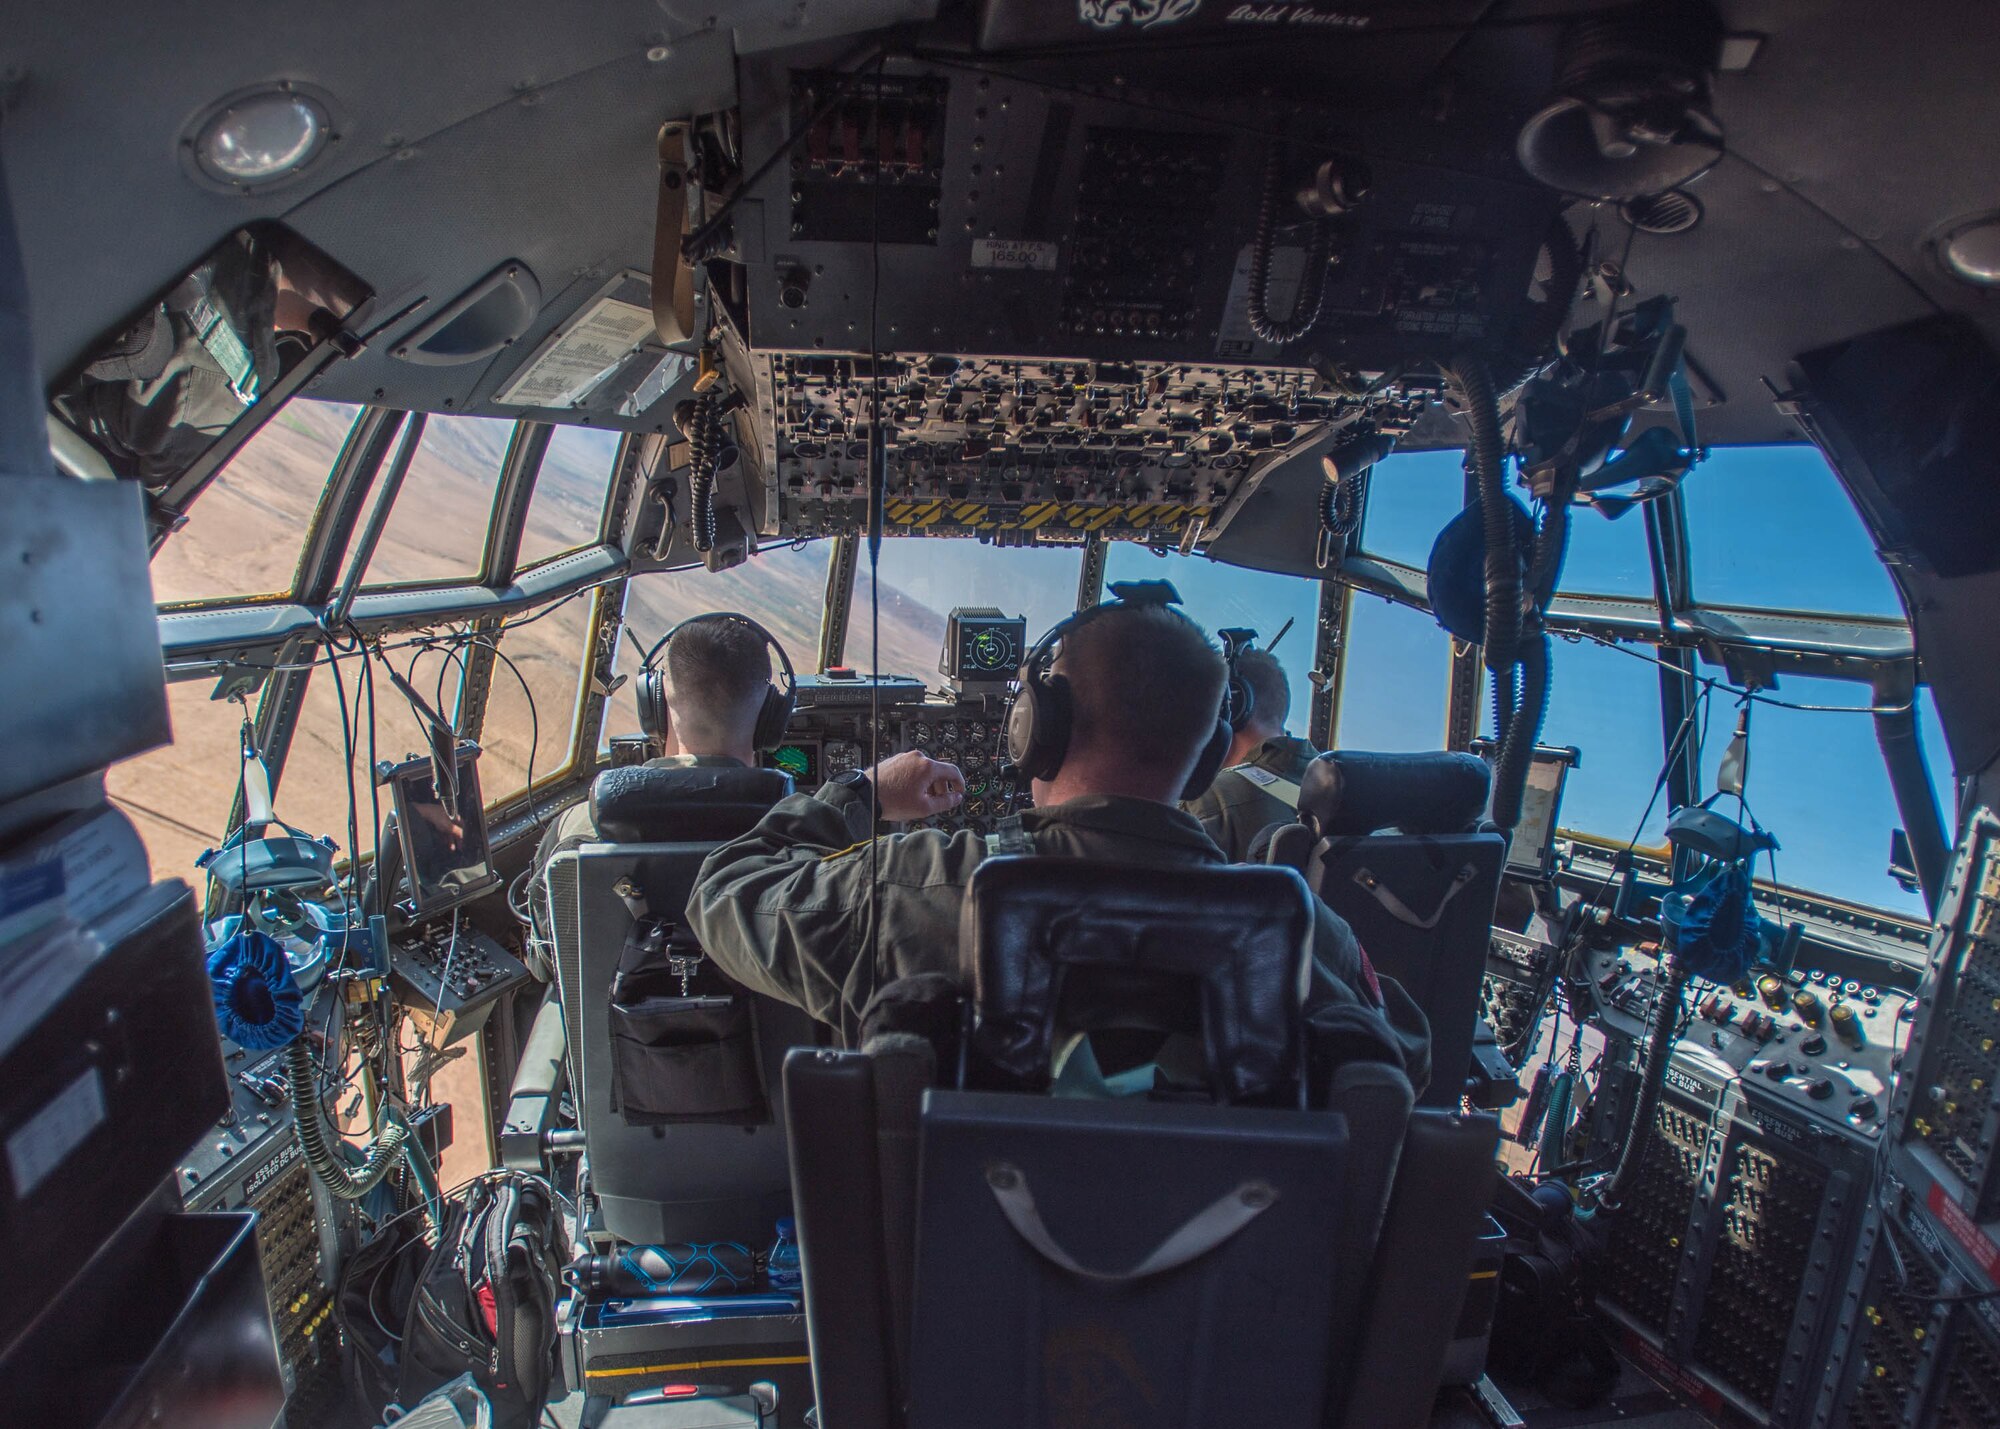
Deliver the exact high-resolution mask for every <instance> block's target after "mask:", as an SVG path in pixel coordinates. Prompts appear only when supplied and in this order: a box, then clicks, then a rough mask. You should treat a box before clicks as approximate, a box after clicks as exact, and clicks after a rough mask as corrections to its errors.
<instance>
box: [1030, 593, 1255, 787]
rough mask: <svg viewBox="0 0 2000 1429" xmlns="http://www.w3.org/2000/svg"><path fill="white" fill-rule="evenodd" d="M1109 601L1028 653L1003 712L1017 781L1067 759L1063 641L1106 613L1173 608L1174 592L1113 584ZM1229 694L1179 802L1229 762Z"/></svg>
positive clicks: (1047, 772) (1067, 622)
mask: <svg viewBox="0 0 2000 1429" xmlns="http://www.w3.org/2000/svg"><path fill="white" fill-rule="evenodd" d="M1111 595H1112V598H1111V599H1110V600H1107V601H1105V602H1103V603H1102V604H1100V605H1094V606H1092V607H1091V608H1090V609H1089V610H1080V611H1078V612H1077V613H1076V614H1074V615H1071V616H1068V617H1066V618H1065V619H1062V620H1059V621H1057V622H1056V624H1055V626H1054V628H1052V629H1051V630H1050V631H1049V633H1048V634H1046V635H1044V636H1043V637H1042V638H1041V639H1040V640H1039V641H1037V642H1036V644H1035V648H1034V649H1033V650H1031V651H1029V652H1028V658H1027V659H1026V660H1025V661H1023V662H1022V664H1021V668H1020V670H1019V671H1018V672H1017V673H1016V675H1015V679H1016V680H1017V681H1018V683H1019V685H1020V689H1019V690H1018V692H1017V693H1016V694H1015V696H1014V705H1013V708H1012V709H1010V710H1009V711H1008V712H1007V757H1008V758H1009V759H1011V760H1013V761H1014V767H1015V769H1016V771H1017V772H1018V773H1019V774H1020V776H1021V777H1022V778H1023V779H1048V778H1052V777H1054V775H1055V773H1056V771H1057V770H1059V769H1061V768H1062V764H1063V759H1064V757H1065V756H1066V755H1067V754H1068V753H1069V739H1070V729H1071V726H1072V724H1073V723H1074V719H1073V713H1074V712H1073V708H1072V699H1071V695H1070V689H1069V680H1068V678H1067V677H1066V676H1063V675H1058V674H1056V673H1055V660H1056V647H1057V646H1058V645H1059V644H1060V643H1061V642H1062V638H1063V637H1064V636H1065V635H1068V634H1070V633H1071V632H1073V631H1075V630H1077V629H1079V628H1080V627H1082V626H1084V625H1087V624H1089V623H1090V622H1091V621H1093V620H1095V619H1097V618H1098V617H1099V616H1101V615H1103V614H1104V613H1105V612H1106V611H1110V610H1129V609H1131V608H1132V607H1134V606H1141V605H1179V604H1180V603H1181V597H1180V592H1179V591H1177V590H1175V589H1174V587H1173V583H1172V582H1171V581H1113V582H1112V583H1111ZM1229 715H1230V710H1229V693H1228V689H1227V687H1225V688H1224V692H1223V705H1222V708H1221V709H1220V710H1219V711H1218V712H1217V714H1216V721H1215V732H1214V733H1213V734H1211V735H1210V736H1209V737H1208V743H1207V744H1205V745H1203V746H1202V751H1201V755H1200V757H1199V758H1197V759H1196V760H1195V762H1194V769H1193V770H1192V771H1191V772H1190V773H1189V774H1188V779H1187V784H1186V786H1185V787H1184V788H1183V789H1182V790H1181V798H1182V799H1195V798H1199V797H1200V796H1201V795H1202V793H1203V792H1204V791H1206V790H1207V788H1208V786H1209V785H1210V784H1211V783H1212V782H1213V781H1214V779H1215V776H1216V774H1217V772H1218V771H1220V770H1221V768H1222V761H1223V760H1225V759H1227V758H1228V757H1229V746H1230V744H1231V743H1232V742H1234V740H1235V738H1236V731H1235V730H1234V729H1232V728H1231V727H1230V723H1229Z"/></svg>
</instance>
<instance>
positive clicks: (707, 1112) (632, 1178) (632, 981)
mask: <svg viewBox="0 0 2000 1429" xmlns="http://www.w3.org/2000/svg"><path fill="white" fill-rule="evenodd" d="M791 791H792V782H791V779H790V777H789V776H787V775H784V774H780V773H778V772H777V771H775V770H770V769H745V768H740V767H730V766H717V767H709V766H702V767H695V768H680V767H667V768H654V767H648V766H641V767H636V768H624V769H610V770H606V771H605V772H604V773H602V774H600V775H599V776H598V777H597V779H596V781H595V782H594V783H593V784H592V785H591V790H590V802H591V812H592V816H593V819H594V821H595V823H596V825H597V830H598V833H599V834H600V836H601V837H602V839H603V842H601V843H586V844H583V845H581V846H580V847H578V848H576V849H574V850H573V851H570V852H566V853H558V854H557V855H556V856H555V857H554V858H553V859H551V860H550V863H549V868H548V870H547V873H546V875H545V876H546V877H547V879H548V881H549V894H550V898H549V906H550V910H551V914H552V919H553V923H554V929H555V942H556V981H557V986H558V988H559V989H560V992H561V996H562V1006H563V1021H564V1025H565V1028H566V1030H567V1031H568V1032H569V1033H570V1035H569V1037H568V1038H567V1042H568V1049H569V1050H568V1056H569V1073H570V1079H571V1080H570V1085H571V1087H572V1088H573V1089H574V1093H575V1101H576V1111H577V1121H578V1125H579V1126H580V1128H581V1129H582V1132H583V1138H584V1148H585V1151H584V1154H585V1158H586V1162H587V1165H588V1168H589V1173H590V1189H591V1191H592V1193H593V1195H594V1196H595V1198H596V1201H597V1204H598V1207H599V1213H600V1215H601V1218H602V1224H603V1227H604V1229H605V1230H606V1231H608V1232H609V1233H610V1234H611V1235H613V1236H615V1237H616V1238H617V1239H619V1240H620V1241H623V1242H626V1243H628V1244H633V1245H654V1244H661V1243H664V1242H669V1241H712V1240H742V1241H744V1242H745V1243H747V1244H749V1245H750V1246H751V1247H752V1248H758V1249H761V1248H762V1247H764V1246H765V1245H766V1244H768V1242H769V1240H770V1237H771V1234H772V1227H773V1225H774V1223H775V1221H776V1220H777V1218H778V1217H780V1216H782V1215H785V1214H786V1213H787V1208H788V1203H789V1200H790V1176H789V1171H788V1168H787V1164H786V1159H785V1137H784V1130H783V1122H782V1119H781V1116H780V1113H779V1109H778V1105H777V1100H778V1098H779V1097H780V1094H781V1092H780V1085H779V1083H780V1080H781V1078H780V1068H781V1067H782V1064H783V1058H784V1053H785V1049H786V1048H788V1047H791V1046H794V1045H798V1044H802V1043H811V1042H812V1041H813V1040H814V1036H813V1023H812V1021H811V1019H810V1018H808V1017H807V1016H806V1015H805V1014H804V1013H803V1012H801V1011H799V1010H798V1009H797V1008H795V1007H791V1006H789V1005H787V1004H784V1003H780V1002H777V1001H775V1000H773V999H771V998H768V997H762V996H759V995H757V994H755V993H751V992H747V991H745V990H743V989H741V988H739V987H736V986H734V985H733V984H730V983H728V982H727V980H725V979H723V978H721V976H720V975H719V974H718V973H717V972H716V971H715V969H714V967H713V966H712V965H710V964H708V963H707V962H706V961H705V960H703V959H701V957H700V950H699V948H698V947H697V946H696V945H694V943H693V940H692V938H691V936H690V935H689V934H688V933H687V931H686V928H685V921H686V920H685V917H684V913H683V910H684V909H685V908H686V907H687V902H688V895H689V894H690V893H691V892H692V890H693V888H694V883H695V878H696V876H697V875H698V874H699V873H700V871H701V863H702V860H703V859H704V858H706V857H707V856H708V854H709V853H710V852H711V851H713V850H714V849H715V848H717V847H718V846H719V845H720V844H722V843H724V842H726V841H727V840H729V839H732V838H735V837H737V836H738V835H740V834H743V833H746V832H748V831H749V829H750V828H751V827H752V826H753V825H754V824H755V823H756V822H757V820H759V819H760V818H762V817H763V816H764V814H765V813H766V812H767V811H768V810H769V809H770V807H771V805H773V804H775V803H776V802H777V801H778V800H780V799H782V798H784V797H785V796H786V795H788V794H790V793H791ZM635 905H637V906H638V907H640V908H642V909H643V910H644V911H645V912H646V913H648V914H650V915H651V916H652V917H653V918H655V919H658V920H661V921H662V922H664V923H665V924H666V925H668V931H667V935H666V937H665V940H664V945H663V946H662V947H660V948H659V949H657V950H656V952H655V954H654V955H653V956H651V957H650V958H648V956H647V955H646V954H645V953H644V952H643V951H642V950H638V949H635V948H634V947H633V946H632V942H633V939H632V935H633V932H634V928H635V924H636V923H637V922H638V921H639V920H638V919H636V918H635V916H634V914H635ZM674 958H684V959H687V960H688V961H689V962H690V964H691V966H692V967H693V969H694V970H693V972H692V974H691V976H690V978H689V982H688V987H687V992H688V994H689V995H691V996H692V997H696V998H706V999H709V1000H714V1001H717V1002H719V1001H720V1000H721V999H724V998H727V999H730V1000H731V1001H732V1002H733V1004H734V1008H733V1009H723V1008H719V1007H718V1008H717V1009H715V1013H714V1014H713V1015H711V1014H707V1013H704V1012H703V1010H702V1009H698V1008H696V1009H687V1012H686V1015H685V1016H682V1014H681V1013H679V1012H675V1013H668V1014H666V1015H663V1016H662V1015H649V1014H644V1013H640V1014H638V1015H634V1012H633V1009H635V1008H640V1007H642V1006H643V1004H645V1003H647V1002H650V1001H652V1000H654V998H655V997H659V996H665V997H672V996H674V995H675V994H678V993H679V992H680V986H679V979H678V977H677V976H675V975H674V973H673V970H672V959H674ZM621 964H622V965H623V978H622V982H623V984H624V985H625V987H626V989H627V992H626V995H623V996H615V993H616V989H615V988H614V984H617V983H620V982H621ZM633 994H636V995H633ZM648 994H652V995H653V997H649V996H648ZM614 1004H616V1005H614ZM676 1018H679V1019H680V1020H681V1021H682V1022H683V1023H685V1024H686V1025H684V1026H675V1025H673V1023H674V1021H675V1019H676ZM614 1021H615V1022H616V1024H617V1025H616V1026H615V1027H614ZM746 1037H747V1038H748V1039H749V1042H748V1043H747V1044H746V1042H745V1038H746ZM746 1051H747V1052H749V1053H750V1055H749V1056H744V1055H741V1054H743V1053H745V1052H746ZM746 1073H755V1074H756V1075H755V1077H754V1079H746V1076H745V1074H746Z"/></svg>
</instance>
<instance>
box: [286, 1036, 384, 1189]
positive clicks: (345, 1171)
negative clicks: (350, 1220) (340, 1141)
mask: <svg viewBox="0 0 2000 1429" xmlns="http://www.w3.org/2000/svg"><path fill="white" fill-rule="evenodd" d="M285 1077H286V1080H287V1081H289V1082H290V1083H291V1088H292V1120H293V1122H294V1123H295V1124H296V1125H297V1127H298V1132H299V1150H300V1151H302V1152H303V1153H304V1154H305V1158H306V1164H307V1165H309V1166H310V1167H312V1172H313V1175H314V1176H316V1177H318V1178H319V1181H320V1184H321V1185H323V1186H325V1187H326V1189H327V1190H328V1191H330V1192H331V1193H332V1194H333V1195H334V1196H335V1197H337V1198H338V1199H340V1200H343V1201H358V1200H360V1199H361V1198H362V1197H363V1196H365V1195H367V1194H368V1193H369V1192H370V1191H372V1190H374V1189H375V1188H376V1187H377V1186H379V1185H381V1184H382V1178H383V1177H385V1176H387V1175H388V1174H389V1172H390V1171H392V1170H394V1169H395V1165H396V1162H397V1161H398V1160H399V1159H400V1158H401V1157H402V1154H403V1143H404V1142H405V1141H407V1140H408V1139H409V1135H410V1129H409V1127H408V1125H406V1124H405V1123H404V1122H403V1121H402V1120H401V1119H393V1120H391V1121H390V1122H389V1123H388V1125H386V1126H384V1127H383V1128H382V1134H381V1135H380V1136H377V1137H376V1138H375V1140H374V1142H373V1143H371V1144H370V1145H369V1147H368V1150H367V1152H366V1154H364V1155H363V1156H362V1158H361V1164H360V1165H359V1166H351V1165H348V1164H347V1163H346V1162H344V1161H342V1160H341V1159H340V1158H339V1157H338V1156H337V1155H336V1154H335V1153H334V1150H333V1147H332V1146H330V1145H329V1144H328V1142H327V1138H326V1127H325V1125H324V1124H323V1123H322V1122H321V1120H320V1111H319V1085H318V1079H317V1077H316V1076H315V1074H314V1071H313V1062H312V1052H311V1050H310V1049H309V1048H308V1047H307V1046H306V1039H305V1037H304V1036H303V1035H301V1036H298V1037H294V1038H293V1039H292V1040H291V1042H290V1044H289V1045H287V1046H286V1048H285Z"/></svg>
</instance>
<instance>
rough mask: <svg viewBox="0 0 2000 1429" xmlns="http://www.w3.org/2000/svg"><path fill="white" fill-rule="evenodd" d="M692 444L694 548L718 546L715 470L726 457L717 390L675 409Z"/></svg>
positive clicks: (690, 482)
mask: <svg viewBox="0 0 2000 1429" xmlns="http://www.w3.org/2000/svg"><path fill="white" fill-rule="evenodd" d="M674 420H675V422H676V424H677V425H678V426H679V427H680V429H681V433H682V435H684V436H685V437H686V438H687V444H688V527H689V529H690V531H691V532H692V533H693V536H694V548H695V550H697V551H700V552H702V553H703V554H706V553H708V552H709V551H712V550H714V549H715V531H716V526H715V471H716V465H717V463H718V462H719V461H720V460H721V458H722V417H721V413H720V412H719V411H718V410H717V404H716V398H715V394H714V393H713V392H703V393H701V394H700V395H699V396H697V397H695V398H693V399H692V400H691V401H687V402H683V403H681V405H680V407H679V408H678V409H677V410H676V411H675V413H674Z"/></svg>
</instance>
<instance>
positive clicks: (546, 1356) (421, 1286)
mask: <svg viewBox="0 0 2000 1429" xmlns="http://www.w3.org/2000/svg"><path fill="white" fill-rule="evenodd" d="M568 1263H569V1241H568V1237H567V1235H566V1234H565V1233H564V1230H563V1223H562V1216H561V1212H560V1211H559V1209H558V1208H557V1205H556V1199H555V1196H554V1194H553V1193H552V1192H551V1191H550V1189H549V1187H548V1184H547V1183H546V1182H544V1181H542V1180H541V1179H539V1178H538V1177H534V1176H529V1175H526V1174H523V1173H521V1172H515V1171H495V1172H492V1173H490V1174H488V1175H486V1176H482V1177H481V1178H480V1179H479V1180H477V1181H474V1182H473V1183H472V1184H471V1185H470V1186H468V1187H467V1188H466V1189H465V1193H464V1198H463V1199H462V1200H459V1199H454V1200H453V1201H452V1203H451V1209H450V1211H449V1212H447V1213H446V1216H445V1227H444V1233H443V1235H441V1236H440V1237H439V1239H438V1243H437V1247H436V1248H435V1249H434V1250H433V1251H432V1252H431V1255H430V1259H429V1260H428V1261H427V1262H426V1263H425V1265H424V1270H423V1275H422V1277H421V1278H420V1279H419V1280H418V1282H417V1287H416V1294H415V1295H414V1296H413V1297H412V1299H411V1301H410V1313H409V1318H408V1319H407V1320H406V1321H405V1322H404V1325H403V1344H402V1366H401V1375H400V1380H399V1383H398V1387H397V1396H396V1397H397V1399H398V1400H399V1401H400V1402H401V1403H403V1404H405V1405H411V1404H415V1403H416V1402H417V1401H418V1400H420V1399H422V1398H423V1397H424V1396H425V1395H426V1394H429V1393H430V1392H431V1391H432V1390H434V1389H436V1388H437V1387H438V1386H439V1385H441V1384H444V1383H447V1382H448V1381H450V1380H453V1379H456V1378H457V1377H458V1376H459V1375H461V1374H466V1373H470V1374H471V1375H472V1377H473V1378H474V1380H476V1381H477V1382H478V1385H479V1388H480V1389H481V1390H482V1391H484V1392H485V1394H486V1397H487V1398H488V1399H490V1400H491V1401H492V1403H493V1424H494V1429H535V1426H536V1425H537V1424H538V1423H539V1422H540V1420H541V1417H542V1410H543V1408H544V1407H545V1406H546V1405H547V1403H548V1398H549V1387H550V1384H551V1383H552V1382H553V1381H554V1379H555V1377H556V1301H557V1299H558V1297H559V1296H560V1295H561V1293H562V1272H563V1267H564V1266H565V1265H567V1264H568Z"/></svg>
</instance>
